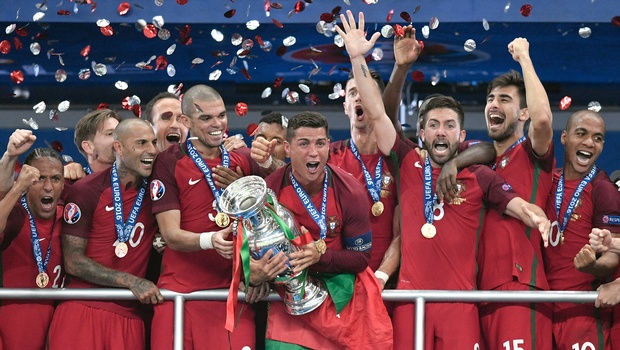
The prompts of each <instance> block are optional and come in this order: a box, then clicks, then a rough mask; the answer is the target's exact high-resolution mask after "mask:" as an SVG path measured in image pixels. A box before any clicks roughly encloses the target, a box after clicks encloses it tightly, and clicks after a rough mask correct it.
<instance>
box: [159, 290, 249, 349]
mask: <svg viewBox="0 0 620 350" xmlns="http://www.w3.org/2000/svg"><path fill="white" fill-rule="evenodd" d="M235 311H236V312H241V315H236V316H237V326H236V328H235V330H234V331H233V332H232V333H230V334H229V333H228V331H227V330H226V328H224V325H225V324H226V302H225V301H186V302H185V318H184V320H183V349H185V350H193V349H228V348H229V346H230V348H232V349H241V348H243V347H244V346H249V347H250V348H252V349H254V348H255V343H256V338H255V327H254V309H253V308H252V306H251V305H250V304H247V303H243V302H239V303H238V304H237V306H236V308H235ZM173 344H174V303H173V302H171V301H167V302H164V303H163V304H158V305H156V306H155V307H154V315H153V324H152V327H151V349H152V350H158V349H161V350H170V349H172V347H173Z"/></svg>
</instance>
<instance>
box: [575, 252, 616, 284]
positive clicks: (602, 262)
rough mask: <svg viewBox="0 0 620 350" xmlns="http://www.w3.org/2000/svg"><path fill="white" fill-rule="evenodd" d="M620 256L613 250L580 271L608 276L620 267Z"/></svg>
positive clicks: (601, 276)
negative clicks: (619, 263) (619, 265)
mask: <svg viewBox="0 0 620 350" xmlns="http://www.w3.org/2000/svg"><path fill="white" fill-rule="evenodd" d="M618 262H619V256H618V254H616V253H613V252H607V253H604V254H603V255H602V256H601V257H600V258H598V259H596V261H594V263H592V264H589V265H587V266H584V267H583V268H580V269H579V271H581V272H585V273H589V274H591V275H594V276H596V277H600V278H603V277H607V276H610V275H611V274H613V273H614V272H616V270H617V269H618Z"/></svg>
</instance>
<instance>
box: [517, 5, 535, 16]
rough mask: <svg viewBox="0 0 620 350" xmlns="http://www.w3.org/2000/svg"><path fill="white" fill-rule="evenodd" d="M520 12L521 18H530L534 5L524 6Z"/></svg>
mask: <svg viewBox="0 0 620 350" xmlns="http://www.w3.org/2000/svg"><path fill="white" fill-rule="evenodd" d="M519 12H521V16H523V17H529V16H530V14H531V13H532V5H528V4H526V5H523V6H521V9H520V10H519Z"/></svg>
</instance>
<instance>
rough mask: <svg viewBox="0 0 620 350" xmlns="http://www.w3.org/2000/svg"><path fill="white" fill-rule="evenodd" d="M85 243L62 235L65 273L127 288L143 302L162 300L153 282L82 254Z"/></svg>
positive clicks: (83, 240) (111, 285) (77, 238)
mask: <svg viewBox="0 0 620 350" xmlns="http://www.w3.org/2000/svg"><path fill="white" fill-rule="evenodd" d="M87 244H88V239H86V238H81V237H77V236H72V235H67V234H64V235H62V253H63V255H64V260H65V268H66V270H67V273H69V274H71V275H73V276H76V277H79V278H81V279H83V280H85V281H88V282H91V283H96V284H100V285H103V286H110V287H120V288H128V289H130V290H131V292H132V293H133V294H134V295H135V296H136V297H137V298H138V299H140V302H141V303H143V304H157V303H162V302H163V301H164V297H163V296H162V295H161V293H160V292H159V288H157V286H155V285H154V284H153V282H151V281H149V280H146V279H144V278H140V277H138V276H134V275H132V274H129V273H126V272H122V271H118V270H114V269H111V268H109V267H106V266H103V265H101V264H100V263H98V262H96V261H94V260H92V259H90V258H89V257H87V256H86V255H85V254H84V252H85V251H86V246H87Z"/></svg>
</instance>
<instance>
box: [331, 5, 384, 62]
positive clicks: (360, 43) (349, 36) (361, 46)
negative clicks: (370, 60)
mask: <svg viewBox="0 0 620 350" xmlns="http://www.w3.org/2000/svg"><path fill="white" fill-rule="evenodd" d="M347 17H348V20H347V18H346V17H345V16H344V14H341V15H340V20H341V21H342V28H344V30H343V29H340V27H339V26H336V31H337V32H338V34H340V36H341V37H342V39H343V41H344V44H345V46H346V48H347V52H348V53H349V56H350V57H351V58H354V57H358V56H364V55H365V54H366V53H367V52H368V51H370V50H371V49H372V48H373V46H374V45H375V42H376V41H377V39H378V38H379V36H380V35H381V34H380V33H374V34H373V35H372V37H370V40H367V39H366V32H364V13H363V12H360V13H359V20H358V22H359V25H358V26H356V23H355V18H353V13H352V12H351V11H350V10H347Z"/></svg>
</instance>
